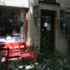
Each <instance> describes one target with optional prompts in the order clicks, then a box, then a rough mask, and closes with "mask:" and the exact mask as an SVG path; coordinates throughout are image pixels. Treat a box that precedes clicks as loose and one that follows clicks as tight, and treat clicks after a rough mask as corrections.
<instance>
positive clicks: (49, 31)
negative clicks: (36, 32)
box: [41, 10, 54, 53]
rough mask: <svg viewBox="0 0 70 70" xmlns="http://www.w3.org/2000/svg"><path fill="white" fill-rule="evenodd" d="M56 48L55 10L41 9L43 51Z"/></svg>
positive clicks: (50, 50)
mask: <svg viewBox="0 0 70 70" xmlns="http://www.w3.org/2000/svg"><path fill="white" fill-rule="evenodd" d="M53 50H54V12H53V11H45V10H41V52H42V53H43V52H46V53H47V52H52V51H53Z"/></svg>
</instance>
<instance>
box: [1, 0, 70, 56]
mask: <svg viewBox="0 0 70 70" xmlns="http://www.w3.org/2000/svg"><path fill="white" fill-rule="evenodd" d="M15 3H16V4H15ZM35 6H39V8H40V9H39V11H36V12H35V10H34V7H35ZM69 7H70V4H69V1H66V0H25V1H24V0H15V1H14V0H1V3H0V8H2V9H5V8H6V9H9V10H10V9H11V10H14V11H15V12H17V13H20V12H23V11H24V12H23V13H21V14H20V15H23V16H20V17H21V19H20V20H19V23H20V21H22V24H23V23H24V25H21V26H20V27H19V28H20V31H19V35H20V37H21V39H22V41H23V40H24V41H25V42H26V43H27V44H29V45H34V47H36V46H38V51H40V50H41V49H43V45H42V39H43V38H44V37H45V36H46V39H47V40H50V43H51V45H49V47H50V49H54V50H55V49H58V50H59V51H60V52H61V53H62V54H63V55H64V54H66V53H67V50H68V38H67V37H66V35H65V31H66V30H65V26H66V25H65V26H62V25H61V24H63V22H61V19H60V17H62V16H61V15H60V10H66V9H67V8H69ZM2 9H1V10H2ZM6 9H5V10H6ZM11 10H10V11H11ZM19 10H20V11H19ZM22 10H23V11H22ZM67 10H69V9H67ZM7 14H8V13H7ZM35 14H37V15H39V17H35ZM62 14H63V12H62ZM63 15H64V14H63ZM17 18H18V17H17ZM63 18H65V17H63ZM63 18H62V19H63ZM10 19H11V18H10ZM23 20H24V21H23ZM19 23H18V24H19ZM48 23H49V24H48ZM64 23H66V22H64ZM23 28H24V29H23ZM23 38H24V39H23ZM41 52H42V51H41Z"/></svg>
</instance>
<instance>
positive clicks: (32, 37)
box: [28, 0, 40, 47]
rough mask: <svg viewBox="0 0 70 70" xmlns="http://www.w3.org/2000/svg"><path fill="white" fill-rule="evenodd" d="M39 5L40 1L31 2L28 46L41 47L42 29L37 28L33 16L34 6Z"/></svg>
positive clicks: (32, 0)
mask: <svg viewBox="0 0 70 70" xmlns="http://www.w3.org/2000/svg"><path fill="white" fill-rule="evenodd" d="M37 4H38V0H29V18H28V44H30V45H34V46H35V47H36V46H39V47H40V27H38V26H37V23H36V22H35V19H34V15H33V12H34V11H33V6H35V5H37Z"/></svg>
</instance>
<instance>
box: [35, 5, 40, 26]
mask: <svg viewBox="0 0 70 70" xmlns="http://www.w3.org/2000/svg"><path fill="white" fill-rule="evenodd" d="M40 17H41V10H40V6H39V5H35V6H34V20H35V24H36V25H37V26H38V27H40Z"/></svg>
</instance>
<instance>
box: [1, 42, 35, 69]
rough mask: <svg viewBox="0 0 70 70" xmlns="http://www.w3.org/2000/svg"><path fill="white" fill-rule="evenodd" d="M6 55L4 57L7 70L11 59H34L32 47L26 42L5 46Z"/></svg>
mask: <svg viewBox="0 0 70 70" xmlns="http://www.w3.org/2000/svg"><path fill="white" fill-rule="evenodd" d="M5 47H6V48H9V50H6V53H4V54H3V55H2V56H3V57H5V58H6V60H7V61H6V70H8V62H9V59H10V58H34V50H33V47H32V46H28V45H26V44H25V43H24V42H23V43H21V42H19V43H8V44H5Z"/></svg>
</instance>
